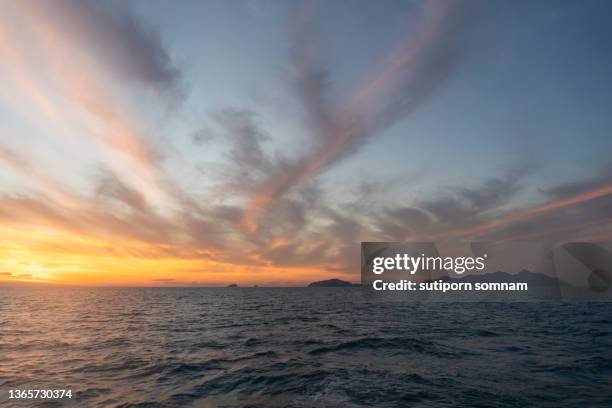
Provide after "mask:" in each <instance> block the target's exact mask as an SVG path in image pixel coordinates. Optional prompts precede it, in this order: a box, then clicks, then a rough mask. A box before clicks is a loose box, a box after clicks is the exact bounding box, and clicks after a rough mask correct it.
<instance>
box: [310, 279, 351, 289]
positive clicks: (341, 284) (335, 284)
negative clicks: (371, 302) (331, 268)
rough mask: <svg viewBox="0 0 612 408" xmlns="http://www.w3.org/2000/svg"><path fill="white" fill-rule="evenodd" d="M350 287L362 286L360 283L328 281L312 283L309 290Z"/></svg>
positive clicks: (338, 280) (337, 280)
mask: <svg viewBox="0 0 612 408" xmlns="http://www.w3.org/2000/svg"><path fill="white" fill-rule="evenodd" d="M348 286H361V285H360V284H358V283H351V282H347V281H343V280H340V279H327V280H322V281H317V282H312V283H311V284H309V285H308V287H309V288H340V287H348Z"/></svg>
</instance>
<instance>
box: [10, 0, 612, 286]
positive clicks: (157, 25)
mask: <svg viewBox="0 0 612 408" xmlns="http://www.w3.org/2000/svg"><path fill="white" fill-rule="evenodd" d="M611 15H612V4H611V3H610V2H608V1H597V0H590V1H588V2H570V1H540V2H531V1H496V0H493V1H484V0H480V1H478V0H476V1H469V2H468V1H464V2H459V1H444V0H440V1H391V0H384V1H381V2H368V1H357V0H343V1H334V2H332V1H319V2H317V1H271V0H270V1H264V0H262V1H241V2H227V1H192V2H190V1H181V2H170V1H158V0H156V1H130V2H124V1H107V2H94V1H86V0H85V1H75V0H54V1H53V2H43V1H34V0H21V1H9V0H0V61H1V63H0V284H1V283H15V282H43V283H58V284H79V285H142V286H189V285H227V284H228V283H238V284H240V285H253V284H258V285H275V286H284V285H289V286H291V285H302V284H304V283H308V282H310V281H313V280H319V279H326V278H341V279H347V280H351V281H358V280H359V269H360V266H359V265H360V242H361V241H432V240H433V241H440V240H459V241H495V242H497V241H505V240H508V241H511V240H550V241H554V242H568V241H576V240H578V241H592V242H608V241H611V240H612V159H611V157H610V152H612V114H611V112H610V109H611V107H612V83H611V82H610V79H609V78H610V75H609V73H610V72H612V53H610V50H611V49H612V26H610V24H609V17H610V16H611Z"/></svg>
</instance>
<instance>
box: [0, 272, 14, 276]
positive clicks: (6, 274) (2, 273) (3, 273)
mask: <svg viewBox="0 0 612 408" xmlns="http://www.w3.org/2000/svg"><path fill="white" fill-rule="evenodd" d="M0 275H2V276H12V275H13V274H12V273H10V272H0Z"/></svg>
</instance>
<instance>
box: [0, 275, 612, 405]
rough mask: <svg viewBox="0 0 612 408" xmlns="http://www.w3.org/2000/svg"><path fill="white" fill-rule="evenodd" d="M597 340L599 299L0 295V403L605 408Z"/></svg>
mask: <svg viewBox="0 0 612 408" xmlns="http://www.w3.org/2000/svg"><path fill="white" fill-rule="evenodd" d="M611 331H612V305H611V304H610V303H560V302H550V303H546V302H531V303H492V302H487V303H467V302H460V303H440V302H437V303H436V302H429V303H428V302H424V303H417V302H403V303H402V302H383V301H368V300H365V299H364V298H363V297H362V294H361V291H360V290H359V289H357V288H338V289H332V288H317V289H314V288H295V289H280V288H278V289H268V288H218V289H204V288H189V289H186V288H147V289H145V288H91V289H90V288H24V287H21V288H0V391H1V392H2V394H1V395H0V406H3V407H4V406H7V407H11V406H15V407H28V406H48V407H54V406H64V405H66V406H70V405H72V406H79V407H107V406H116V407H456V406H465V407H533V406H542V407H576V406H581V407H612V348H611V347H612V336H611ZM9 389H72V390H73V393H74V398H73V400H72V401H71V402H61V401H60V402H58V401H16V400H8V390H9Z"/></svg>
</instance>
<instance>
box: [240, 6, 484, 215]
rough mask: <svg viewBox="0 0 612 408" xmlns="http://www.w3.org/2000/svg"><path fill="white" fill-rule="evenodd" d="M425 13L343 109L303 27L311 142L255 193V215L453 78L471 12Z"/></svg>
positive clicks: (300, 90)
mask: <svg viewBox="0 0 612 408" xmlns="http://www.w3.org/2000/svg"><path fill="white" fill-rule="evenodd" d="M423 7H424V8H425V10H424V11H423V14H424V16H425V21H424V23H423V24H422V26H420V27H419V29H418V31H417V32H416V33H412V34H411V36H410V37H409V38H408V39H407V40H406V41H404V42H402V43H401V44H400V45H399V46H398V47H397V48H396V49H394V50H392V51H391V52H390V54H389V56H388V57H387V58H386V59H385V63H384V65H383V66H381V67H379V69H378V70H377V73H376V75H375V76H374V77H373V78H371V79H370V80H369V81H367V82H366V83H363V84H361V85H360V86H358V87H357V88H356V89H355V90H354V91H353V92H352V94H351V95H350V96H349V98H348V99H347V100H346V101H345V102H344V103H340V104H332V103H331V102H330V101H329V100H328V95H327V92H328V87H329V81H328V76H329V75H328V72H329V71H330V70H331V68H323V67H322V66H321V65H322V64H321V61H320V60H319V57H318V55H317V51H318V43H317V42H316V36H315V35H314V34H313V32H312V31H313V29H312V26H311V25H310V23H309V22H306V23H304V25H303V27H302V29H297V30H295V36H294V42H293V46H292V49H291V52H292V58H293V66H294V71H295V77H296V79H295V84H294V89H295V91H296V95H297V97H298V99H299V101H300V102H301V105H302V106H303V107H304V109H305V112H306V116H307V118H308V131H309V132H310V134H311V135H312V138H311V139H310V140H309V141H308V143H306V144H305V153H303V154H302V155H301V156H299V157H297V158H294V159H291V160H289V159H286V158H283V159H282V160H277V162H276V163H274V166H268V167H269V169H270V171H269V172H268V175H267V177H266V178H264V179H262V180H260V181H259V182H258V184H257V186H256V188H254V189H253V190H254V193H253V195H252V197H251V207H252V208H253V209H265V208H266V207H268V206H270V205H271V204H272V203H274V201H275V200H277V199H278V198H279V197H281V196H282V195H283V194H286V193H287V192H289V191H290V190H295V189H299V188H302V187H303V186H304V184H305V183H306V182H308V181H310V180H312V179H313V178H314V177H316V176H317V175H318V174H320V173H321V172H322V171H324V170H326V169H327V168H328V167H330V166H332V165H333V164H335V163H338V162H339V161H340V160H341V159H342V158H344V157H346V156H347V155H349V154H350V153H352V152H354V151H356V150H357V149H358V148H359V146H360V145H361V144H362V143H364V142H365V141H366V140H368V139H369V138H371V137H373V136H374V135H376V134H380V133H382V131H383V130H385V129H386V128H388V127H389V126H391V125H393V124H394V123H396V122H397V121H399V120H401V119H403V118H404V117H406V116H407V115H409V114H411V113H412V112H413V111H414V110H415V109H417V108H418V107H420V106H422V105H423V104H424V103H426V102H427V101H428V100H429V99H430V98H431V97H432V96H433V95H434V93H435V91H436V90H437V89H438V88H439V87H440V86H441V85H443V84H444V83H445V82H446V81H447V80H448V79H449V78H450V77H452V75H453V73H454V70H455V69H456V67H457V65H458V64H459V62H460V61H461V56H462V54H463V53H464V51H465V47H466V45H465V42H464V39H465V33H466V32H467V31H468V29H469V28H470V26H471V25H472V23H473V22H474V19H473V13H472V10H470V8H469V7H467V6H466V5H463V4H459V3H457V2H427V3H423ZM258 158H259V159H260V157H259V156H258ZM251 162H252V160H251ZM247 163H248V162H247ZM245 167H246V166H245Z"/></svg>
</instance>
